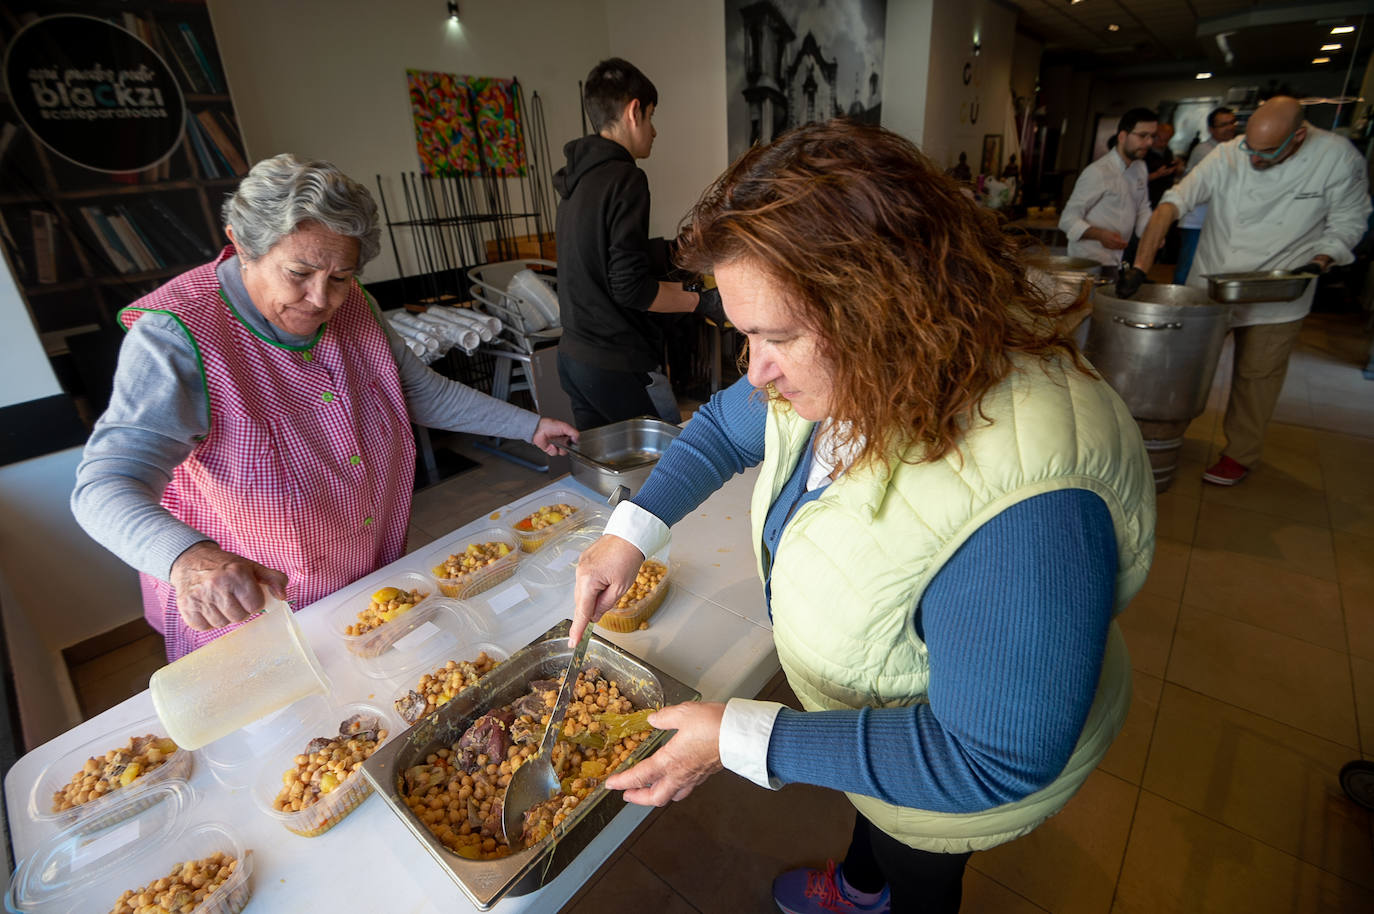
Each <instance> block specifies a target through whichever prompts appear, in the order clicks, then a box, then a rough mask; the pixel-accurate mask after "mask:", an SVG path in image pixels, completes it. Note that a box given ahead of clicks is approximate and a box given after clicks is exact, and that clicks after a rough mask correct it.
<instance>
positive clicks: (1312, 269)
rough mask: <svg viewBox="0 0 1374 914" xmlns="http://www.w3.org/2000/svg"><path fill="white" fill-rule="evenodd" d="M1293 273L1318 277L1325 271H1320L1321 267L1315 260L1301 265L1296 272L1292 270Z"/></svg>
mask: <svg viewBox="0 0 1374 914" xmlns="http://www.w3.org/2000/svg"><path fill="white" fill-rule="evenodd" d="M1293 272H1294V273H1307V274H1310V275H1312V276H1320V275H1322V273H1324V272H1325V271H1324V270H1323V269H1322V265H1321V264H1319V263H1317V262H1316V261H1315V260H1313V261H1312V262H1310V263H1305V264H1303V265H1302V266H1300V267H1298V268H1297V269H1296V270H1294V271H1293Z"/></svg>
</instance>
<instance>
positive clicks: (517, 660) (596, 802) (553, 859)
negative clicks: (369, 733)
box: [363, 619, 701, 911]
mask: <svg viewBox="0 0 1374 914" xmlns="http://www.w3.org/2000/svg"><path fill="white" fill-rule="evenodd" d="M570 625H571V623H570V622H568V621H567V620H566V619H565V620H564V621H562V622H560V623H558V624H557V625H555V626H554V627H553V628H551V629H549V630H548V631H546V632H545V633H544V634H542V635H540V636H539V637H537V638H535V639H534V640H533V641H531V642H530V643H529V644H527V645H526V646H525V647H522V648H521V649H520V650H518V651H516V652H515V654H513V655H512V656H511V657H510V659H509V660H506V661H505V662H503V663H502V664H501V665H500V666H498V667H497V668H496V669H494V670H492V671H491V672H490V673H488V674H487V675H486V676H485V677H483V679H482V681H481V682H480V683H478V684H477V685H475V686H473V687H472V688H470V689H467V690H465V691H463V692H462V693H460V694H459V695H457V696H456V697H455V698H454V699H453V700H452V701H450V702H448V703H447V704H445V705H444V706H443V707H441V708H439V709H438V710H437V711H435V712H434V713H433V714H431V715H429V716H428V717H426V718H425V719H423V720H421V721H420V722H418V723H417V724H415V725H414V726H413V727H411V728H410V729H409V730H407V731H405V732H404V733H402V734H400V735H399V736H396V737H393V738H392V739H391V740H389V741H388V742H387V743H386V744H385V745H384V746H382V748H380V749H378V750H377V751H376V752H375V753H373V755H372V757H371V758H369V759H368V760H367V761H365V762H363V774H364V776H365V777H366V778H367V779H368V780H369V781H371V782H372V786H373V788H374V789H375V790H376V791H377V793H378V794H379V795H380V796H381V797H382V798H383V799H384V800H385V801H386V803H387V805H388V806H390V807H391V809H392V811H393V812H395V813H396V815H397V816H399V817H400V819H401V821H402V822H403V823H404V824H405V826H406V828H408V829H409V830H410V832H411V834H413V835H414V836H415V839H416V840H417V841H418V842H419V843H420V846H421V847H423V848H424V849H425V850H427V851H429V854H430V856H432V857H433V858H434V859H435V860H437V861H438V862H439V865H440V866H442V867H443V868H444V869H445V870H446V871H447V872H448V874H449V876H450V877H451V878H452V879H453V881H454V882H456V883H457V884H458V887H459V888H460V889H462V890H463V894H464V895H466V896H467V897H468V898H469V899H471V901H472V903H473V904H475V905H476V906H477V907H478V909H479V910H482V911H486V910H489V909H490V908H491V906H492V905H494V904H495V903H496V902H497V901H498V900H500V899H501V898H503V897H505V896H506V895H523V894H526V893H528V892H532V891H534V890H535V889H537V888H539V887H540V886H541V885H544V884H545V883H547V882H549V881H550V880H552V879H553V878H554V877H555V876H557V875H558V874H559V873H561V872H562V871H563V870H564V869H565V868H566V867H567V866H568V864H569V863H570V862H572V860H573V858H574V857H576V856H577V855H578V854H579V853H581V852H582V850H583V849H585V848H586V846H587V845H588V844H589V843H591V840H592V839H593V838H594V837H596V835H597V834H598V833H599V832H600V831H601V830H602V829H603V828H605V827H606V825H607V824H608V823H609V822H610V821H611V819H613V818H615V815H616V813H618V812H620V810H621V809H622V808H623V807H624V805H625V803H624V801H623V800H622V799H621V798H620V796H619V795H618V794H615V795H613V794H612V793H611V791H608V790H607V789H606V788H605V787H604V786H602V787H598V788H597V789H596V791H595V792H594V793H592V795H591V796H589V797H587V799H585V800H583V801H582V802H581V803H580V804H579V805H578V807H577V809H576V811H575V812H574V813H573V815H571V816H569V817H568V818H567V819H566V820H565V821H564V822H563V823H562V824H561V825H559V826H558V828H557V829H555V831H554V833H553V834H552V835H550V836H549V837H548V838H546V839H544V840H543V841H541V842H540V843H539V844H537V845H535V846H534V847H531V848H526V849H525V850H523V851H520V852H519V853H516V854H512V855H511V856H509V857H504V858H502V859H500V860H468V859H466V858H464V857H460V856H458V855H457V854H455V853H453V852H452V851H450V850H449V849H448V848H446V847H444V845H443V844H442V843H440V842H439V840H438V839H437V838H435V837H434V836H433V835H432V834H430V832H429V829H427V828H426V827H425V826H424V824H423V823H422V822H420V820H419V819H417V818H415V815H414V814H413V813H412V812H411V811H410V807H408V806H406V804H405V801H404V800H403V799H402V793H403V790H404V783H403V775H404V772H405V770H406V769H407V768H409V767H411V766H413V765H416V764H420V763H421V762H423V761H424V759H425V757H426V756H428V755H429V754H431V753H433V752H435V751H436V750H438V749H443V748H448V747H449V746H450V745H452V744H453V743H454V742H456V741H457V740H458V738H459V737H460V736H462V735H463V733H464V732H466V730H467V729H468V727H469V726H471V725H472V723H473V721H475V720H476V719H477V718H478V717H481V716H482V714H484V713H486V712H487V711H488V710H490V709H492V708H499V707H501V706H502V705H505V704H509V703H510V702H513V701H515V700H516V699H518V698H520V697H521V696H522V695H524V694H525V693H526V692H527V691H528V689H529V686H528V683H529V681H530V680H531V679H556V678H558V677H559V676H561V675H562V674H563V672H564V671H565V670H566V669H567V668H568V661H569V660H570V659H571V658H572V649H571V648H569V647H568V629H569V627H570ZM586 666H588V667H600V668H601V670H602V672H603V674H608V675H609V676H610V677H611V678H614V679H615V680H616V681H617V682H618V683H619V685H620V691H621V694H623V695H626V696H628V697H629V698H630V700H631V701H633V702H634V703H635V704H636V705H638V706H640V707H646V706H658V707H661V706H664V705H671V704H677V703H678V702H683V701H695V700H696V699H698V698H700V697H701V693H700V692H698V691H696V690H695V689H693V688H692V687H691V686H688V685H686V684H685V683H682V682H679V681H678V680H676V679H674V678H673V677H671V676H669V675H668V674H667V673H664V672H663V671H662V670H660V669H658V668H657V667H655V666H653V665H652V664H649V663H646V662H644V661H643V660H640V659H639V658H637V657H635V656H634V655H633V654H631V653H629V652H628V651H626V650H624V649H623V648H620V647H617V646H616V645H614V644H611V643H610V642H609V641H603V640H602V639H601V638H600V637H599V636H598V635H593V636H592V641H591V644H590V645H588V647H587V660H586ZM667 739H668V733H667V732H666V731H663V730H656V731H654V732H653V734H651V735H650V737H649V738H648V739H646V740H644V742H643V743H641V744H640V746H639V748H638V749H637V750H635V753H634V755H633V757H632V758H633V760H634V761H636V762H638V761H639V760H640V759H642V758H645V757H646V756H648V755H649V754H650V753H651V752H653V751H654V750H655V749H657V748H658V747H659V745H661V744H662V743H664V742H666V741H667Z"/></svg>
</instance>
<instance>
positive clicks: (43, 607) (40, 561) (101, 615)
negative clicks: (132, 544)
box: [0, 448, 143, 746]
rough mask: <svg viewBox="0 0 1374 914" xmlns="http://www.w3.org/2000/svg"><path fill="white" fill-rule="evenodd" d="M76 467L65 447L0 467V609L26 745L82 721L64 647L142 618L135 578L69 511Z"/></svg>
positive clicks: (74, 455) (77, 454) (76, 457)
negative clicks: (64, 655)
mask: <svg viewBox="0 0 1374 914" xmlns="http://www.w3.org/2000/svg"><path fill="white" fill-rule="evenodd" d="M80 459H81V449H80V448H70V449H68V450H65V451H58V452H57V453H54V454H47V455H45V456H43V457H36V458H34V459H32V460H25V461H23V462H21V463H13V464H10V465H9V466H5V467H0V604H2V607H0V608H3V611H4V619H5V634H6V637H7V638H8V639H9V648H10V655H11V657H12V658H13V660H14V664H15V683H16V688H17V690H18V693H19V708H20V715H21V719H22V720H23V725H24V738H25V741H26V742H27V743H28V745H29V746H35V745H37V744H38V743H41V742H44V741H46V740H48V739H51V738H52V737H54V736H56V735H57V734H59V733H61V732H63V731H64V730H67V729H69V728H70V727H72V726H73V725H75V724H76V723H78V722H79V721H80V719H81V718H80V715H79V713H78V711H77V706H76V700H75V697H74V695H73V693H72V688H71V683H70V681H69V680H68V678H67V675H66V667H65V665H64V664H63V663H62V648H64V647H67V646H69V645H72V644H76V643H78V642H80V641H84V640H85V639H87V638H90V637H93V636H95V635H98V634H100V633H101V632H104V631H108V630H109V629H111V628H114V627H116V626H118V625H122V624H123V623H125V622H129V621H132V620H134V619H137V618H139V617H140V616H141V615H142V614H143V608H142V603H141V600H140V597H139V592H138V576H137V575H136V574H135V573H134V571H133V570H132V569H131V568H129V567H128V566H127V565H125V564H124V563H123V562H121V561H119V559H117V558H115V557H114V556H113V555H111V554H110V553H109V552H106V551H105V550H104V549H103V548H102V547H101V546H99V545H97V544H96V542H95V541H94V540H92V539H91V538H90V537H88V536H87V535H86V534H85V532H84V531H82V530H81V528H80V527H78V526H77V524H76V521H75V519H73V518H72V512H71V509H70V508H68V506H67V500H68V498H69V497H70V495H71V491H72V482H73V481H74V480H75V478H76V465H77V463H78V462H79V461H80Z"/></svg>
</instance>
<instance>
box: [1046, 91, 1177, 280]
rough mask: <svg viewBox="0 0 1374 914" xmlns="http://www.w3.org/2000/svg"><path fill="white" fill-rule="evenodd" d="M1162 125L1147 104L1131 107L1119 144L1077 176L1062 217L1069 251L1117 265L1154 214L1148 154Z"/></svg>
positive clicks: (1120, 130)
mask: <svg viewBox="0 0 1374 914" xmlns="http://www.w3.org/2000/svg"><path fill="white" fill-rule="evenodd" d="M1158 127H1159V116H1158V115H1156V114H1155V113H1154V112H1153V111H1151V110H1150V109H1149V108H1132V109H1131V110H1130V111H1127V112H1126V113H1125V114H1124V115H1122V117H1121V120H1120V121H1118V122H1117V125H1116V148H1115V149H1108V150H1107V154H1106V155H1104V156H1102V157H1101V158H1099V159H1098V160H1097V161H1095V162H1093V163H1092V164H1091V165H1089V166H1088V167H1087V168H1085V169H1083V173H1082V174H1080V175H1079V176H1078V181H1077V183H1075V184H1074V186H1073V193H1072V194H1070V195H1069V202H1068V203H1065V204H1064V214H1063V215H1062V216H1061V217H1060V218H1059V228H1060V229H1061V230H1062V231H1063V232H1064V234H1065V235H1067V236H1068V238H1069V252H1068V253H1069V256H1070V257H1086V258H1088V259H1090V260H1096V261H1097V262H1098V263H1102V264H1106V265H1108V266H1113V267H1114V266H1118V265H1119V264H1120V263H1121V255H1122V252H1124V251H1125V250H1126V246H1127V245H1129V244H1130V243H1131V236H1132V235H1136V234H1139V233H1140V232H1141V231H1143V230H1144V228H1145V224H1146V223H1147V222H1148V221H1149V219H1150V196H1149V192H1148V184H1149V177H1150V176H1149V172H1148V171H1147V170H1146V168H1145V162H1144V159H1145V153H1147V152H1149V151H1150V147H1151V146H1153V145H1154V141H1155V131H1156V130H1157V129H1158Z"/></svg>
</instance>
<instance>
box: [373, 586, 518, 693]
mask: <svg viewBox="0 0 1374 914" xmlns="http://www.w3.org/2000/svg"><path fill="white" fill-rule="evenodd" d="M497 629H498V626H497V623H496V620H495V619H494V618H493V617H492V615H491V614H490V612H488V611H487V610H486V609H485V608H483V607H481V606H476V605H473V604H471V603H467V602H463V601H460V600H449V599H446V598H444V597H439V598H437V599H435V600H433V601H432V603H431V605H430V608H429V610H428V611H427V613H426V618H425V620H424V622H422V623H421V624H420V625H417V626H416V627H415V628H413V629H412V630H411V631H410V632H408V633H407V634H406V635H405V636H404V637H403V638H400V639H398V640H396V641H395V642H393V643H392V644H391V646H390V647H389V648H388V649H387V650H386V651H384V652H383V653H380V654H378V655H376V656H375V657H357V656H355V657H354V658H353V660H354V664H355V665H356V666H357V667H358V669H360V670H362V671H363V673H365V674H366V675H367V676H370V677H371V678H373V679H385V680H387V681H388V682H390V683H391V684H392V685H397V684H399V683H401V682H404V681H405V680H407V679H409V678H411V675H412V674H413V673H414V674H415V675H418V673H415V671H417V670H419V669H420V668H421V667H423V666H425V665H426V664H428V663H430V661H431V660H432V659H433V658H434V657H435V656H437V655H439V654H449V653H454V652H462V651H464V650H466V649H467V646H468V645H470V644H478V643H483V644H485V643H488V642H490V641H492V639H493V638H495V636H496V632H497ZM445 659H448V658H445Z"/></svg>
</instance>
